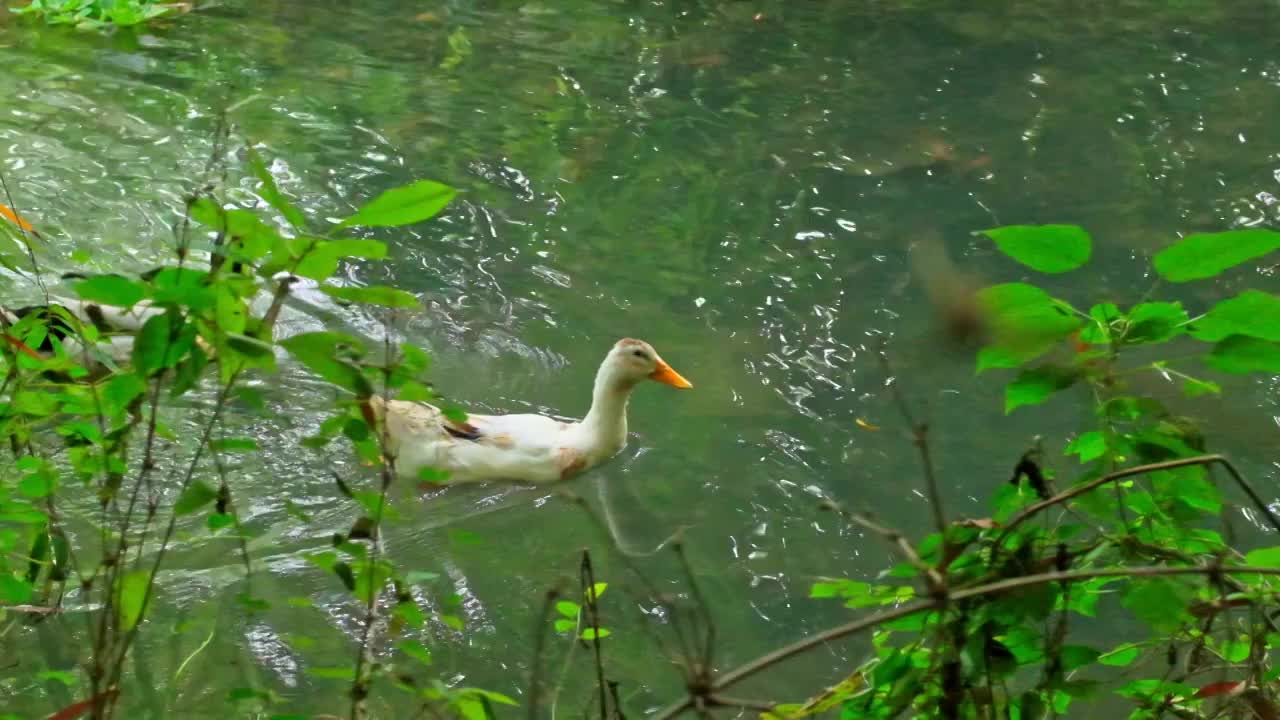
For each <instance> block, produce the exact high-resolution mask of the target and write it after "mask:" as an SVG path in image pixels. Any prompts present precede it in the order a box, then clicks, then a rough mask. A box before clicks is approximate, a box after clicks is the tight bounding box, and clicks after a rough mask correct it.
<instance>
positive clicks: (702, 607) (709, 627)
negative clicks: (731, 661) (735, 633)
mask: <svg viewBox="0 0 1280 720" xmlns="http://www.w3.org/2000/svg"><path fill="white" fill-rule="evenodd" d="M671 549H672V550H674V551H675V553H676V557H678V558H680V567H681V568H682V569H683V570H684V574H685V578H686V580H687V581H688V583H689V594H690V595H692V596H693V600H694V602H695V603H697V609H696V612H695V614H694V618H696V619H697V621H698V623H701V624H704V625H706V635H705V636H704V638H703V646H702V648H701V653H700V654H698V655H696V656H695V657H694V658H693V659H694V660H695V661H696V662H697V666H696V667H695V668H694V674H695V676H696V677H695V678H694V679H695V682H698V683H699V684H700V685H701V684H703V683H704V681H705V677H706V675H707V674H708V673H710V672H711V667H712V665H713V664H714V660H715V657H714V654H715V643H716V625H715V619H714V618H713V617H712V616H711V606H709V605H708V604H707V599H706V598H705V597H704V596H703V595H702V589H701V588H700V587H698V580H697V578H695V577H694V576H693V568H692V567H690V565H689V558H688V556H686V555H685V554H684V543H683V542H676V543H675V544H674V545H672V546H671ZM697 630H698V626H697V624H694V625H693V627H691V628H690V631H691V632H694V633H695V634H696V632H697ZM694 639H695V640H696V639H697V638H696V637H695V638H694ZM694 650H695V653H696V652H697V650H698V648H697V647H696V646H695V648H694Z"/></svg>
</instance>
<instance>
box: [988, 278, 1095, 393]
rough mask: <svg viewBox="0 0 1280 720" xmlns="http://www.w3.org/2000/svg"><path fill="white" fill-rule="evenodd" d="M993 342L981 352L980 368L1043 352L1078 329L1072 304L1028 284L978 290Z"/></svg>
mask: <svg viewBox="0 0 1280 720" xmlns="http://www.w3.org/2000/svg"><path fill="white" fill-rule="evenodd" d="M977 298H978V302H979V303H980V304H981V305H982V307H983V310H984V312H985V313H986V315H987V318H988V321H989V323H990V326H991V330H992V335H993V341H992V344H991V345H990V346H988V347H984V348H983V349H982V351H981V352H980V353H979V355H978V371H979V372H981V371H982V370H987V369H990V368H1009V367H1018V366H1019V365H1021V364H1022V363H1024V362H1026V361H1028V360H1033V359H1035V358H1037V357H1039V356H1040V355H1043V354H1044V353H1045V352H1047V351H1048V350H1049V349H1050V348H1051V347H1053V346H1054V345H1055V344H1057V343H1058V342H1059V341H1061V340H1062V339H1063V338H1065V337H1067V336H1068V335H1070V334H1071V333H1072V332H1073V331H1075V330H1076V329H1077V328H1079V327H1080V326H1081V324H1082V320H1081V319H1080V318H1078V317H1076V316H1075V314H1073V313H1072V312H1071V310H1070V307H1071V306H1070V305H1068V304H1066V303H1064V302H1062V301H1061V300H1057V299H1055V298H1053V297H1051V296H1050V295H1049V294H1048V293H1046V292H1045V291H1044V290H1041V289H1040V288H1038V287H1035V286H1034V285H1027V284H1026V283H1004V284H1001V285H993V286H991V287H988V288H983V289H982V290H981V291H979V292H978V295H977Z"/></svg>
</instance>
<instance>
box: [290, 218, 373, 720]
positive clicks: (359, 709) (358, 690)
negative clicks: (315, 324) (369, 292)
mask: <svg viewBox="0 0 1280 720" xmlns="http://www.w3.org/2000/svg"><path fill="white" fill-rule="evenodd" d="M314 245H315V243H314V242H313V243H312V246H313V247H314ZM280 288H281V290H283V291H284V292H287V290H288V285H287V284H286V283H285V282H283V281H281V284H280ZM283 297H284V293H283V292H282V293H277V296H276V298H275V300H281V299H283ZM275 300H273V304H272V308H273V309H275V310H276V311H277V312H278V311H279V306H278V305H277V304H275ZM268 312H270V311H268ZM273 321H274V319H273ZM269 331H270V329H269V328H268V332H269ZM382 343H383V348H384V355H383V358H384V363H383V367H382V399H383V401H384V402H385V401H386V400H387V398H388V397H390V394H391V373H392V371H393V370H394V368H393V367H392V365H391V360H392V354H391V319H390V317H387V318H386V319H385V320H384V323H383V331H382ZM375 417H376V416H375ZM380 425H381V427H377V425H375V427H374V429H375V430H376V431H377V432H378V449H379V452H380V453H381V455H382V463H381V467H380V468H379V470H380V474H381V480H382V482H381V487H380V488H379V490H378V505H377V507H376V509H375V512H374V516H373V517H372V518H370V520H371V521H372V525H373V528H372V531H371V532H372V543H371V545H372V547H371V548H370V550H369V557H368V562H367V563H366V570H365V572H366V573H367V576H368V578H369V596H368V597H367V598H366V599H365V616H364V627H363V628H362V629H361V633H360V649H359V651H358V652H357V653H356V666H355V672H354V680H352V683H351V720H362V719H363V718H364V717H366V715H367V714H368V713H367V710H366V708H365V700H367V699H368V696H369V672H370V668H371V667H372V665H373V648H372V636H373V626H374V624H376V622H377V620H378V605H377V597H378V592H379V591H380V590H381V589H382V588H381V587H379V586H378V585H377V584H376V583H374V582H373V580H374V578H376V577H377V574H376V572H375V570H374V568H375V565H376V564H377V562H378V560H379V559H380V558H381V554H382V553H381V551H382V515H383V512H384V511H385V509H386V505H387V492H388V491H389V490H390V489H391V484H392V482H393V481H394V479H395V463H396V457H395V454H394V453H392V452H391V450H390V448H391V436H390V432H391V431H390V429H389V428H388V426H387V423H386V422H382V423H380Z"/></svg>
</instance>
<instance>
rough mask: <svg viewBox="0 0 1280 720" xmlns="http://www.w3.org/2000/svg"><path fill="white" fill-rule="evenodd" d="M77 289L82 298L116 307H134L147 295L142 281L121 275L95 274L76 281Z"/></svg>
mask: <svg viewBox="0 0 1280 720" xmlns="http://www.w3.org/2000/svg"><path fill="white" fill-rule="evenodd" d="M75 290H76V294H77V295H79V296H80V299H81V300H86V301H88V302H96V303H102V304H103V305H114V306H116V307H132V306H133V305H135V304H137V302H138V301H139V300H141V299H142V298H144V297H146V295H147V289H146V287H145V286H143V285H142V284H141V283H136V282H134V281H132V280H129V279H127V278H123V277H120V276H119V275H95V276H93V277H91V278H89V279H88V280H81V281H80V282H78V283H76V285H75Z"/></svg>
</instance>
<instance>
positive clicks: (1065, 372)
mask: <svg viewBox="0 0 1280 720" xmlns="http://www.w3.org/2000/svg"><path fill="white" fill-rule="evenodd" d="M1079 377H1080V373H1079V372H1077V371H1075V370H1073V369H1071V368H1065V367H1060V366H1057V365H1044V366H1041V367H1038V368H1032V369H1029V370H1023V371H1022V372H1021V373H1019V374H1018V377H1017V378H1015V379H1014V380H1013V382H1011V383H1009V384H1008V385H1006V386H1005V388H1004V412H1005V414H1006V415H1008V414H1009V413H1011V412H1013V411H1014V410H1016V409H1018V408H1020V407H1022V406H1023V405H1039V404H1040V403H1042V402H1044V401H1045V400H1046V399H1048V397H1049V396H1050V395H1052V394H1053V393H1055V392H1057V391H1059V390H1064V389H1066V388H1069V387H1071V386H1072V385H1073V384H1075V382H1076V380H1077V379H1079Z"/></svg>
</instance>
